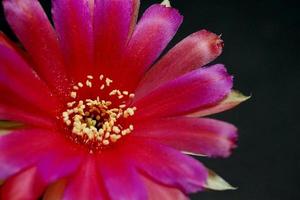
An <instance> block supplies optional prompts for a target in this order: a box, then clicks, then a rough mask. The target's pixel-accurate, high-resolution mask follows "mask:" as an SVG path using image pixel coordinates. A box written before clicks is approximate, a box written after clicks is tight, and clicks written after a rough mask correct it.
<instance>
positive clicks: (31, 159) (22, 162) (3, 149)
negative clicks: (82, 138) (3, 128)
mask: <svg viewBox="0 0 300 200" xmlns="http://www.w3.org/2000/svg"><path fill="white" fill-rule="evenodd" d="M60 138H62V137H61V136H60V135H58V134H57V133H53V132H49V131H46V130H39V129H23V130H15V131H13V132H12V133H10V134H7V135H3V136H0V163H1V165H0V179H5V178H7V177H9V176H11V175H13V174H15V173H17V172H19V171H20V170H21V169H24V168H26V167H28V166H32V165H35V164H37V163H38V161H40V160H42V159H43V158H44V156H45V155H47V153H48V152H49V151H53V150H54V149H56V148H58V149H59V148H60V147H61V146H59V145H60V144H61V142H60V140H61V139H60Z"/></svg>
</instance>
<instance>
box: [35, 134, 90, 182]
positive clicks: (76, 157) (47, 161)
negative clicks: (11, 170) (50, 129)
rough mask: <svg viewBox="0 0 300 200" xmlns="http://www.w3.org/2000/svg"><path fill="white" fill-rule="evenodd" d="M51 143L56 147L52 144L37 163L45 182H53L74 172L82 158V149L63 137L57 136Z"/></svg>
mask: <svg viewBox="0 0 300 200" xmlns="http://www.w3.org/2000/svg"><path fill="white" fill-rule="evenodd" d="M53 145H55V146H57V147H56V148H55V147H54V146H53V148H52V149H51V151H49V152H45V154H44V156H43V158H42V159H40V160H39V161H38V164H37V167H38V170H39V173H40V174H41V176H42V177H43V179H44V180H45V181H47V183H53V182H54V181H57V180H59V179H60V178H63V177H66V176H69V175H70V174H72V173H73V172H75V171H76V170H77V169H78V168H79V165H80V163H81V162H82V160H83V158H84V151H82V150H83V149H80V148H78V147H77V146H75V145H74V144H73V143H72V142H71V141H68V140H65V139H64V138H57V139H56V141H55V144H53Z"/></svg>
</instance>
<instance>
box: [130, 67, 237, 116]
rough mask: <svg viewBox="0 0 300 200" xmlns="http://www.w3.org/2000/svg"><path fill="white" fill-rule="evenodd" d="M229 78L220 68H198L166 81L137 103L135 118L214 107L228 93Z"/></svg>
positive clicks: (223, 69)
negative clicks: (137, 110)
mask: <svg viewBox="0 0 300 200" xmlns="http://www.w3.org/2000/svg"><path fill="white" fill-rule="evenodd" d="M231 87H232V77H231V76H230V75H229V74H228V73H227V72H226V69H225V67H224V66H223V65H220V64H219V65H214V66H212V67H208V68H200V69H198V70H194V71H192V72H189V73H187V74H186V75H183V76H181V77H179V78H177V79H175V80H172V81H169V82H167V83H165V84H163V85H162V86H161V87H159V88H158V89H157V90H155V91H153V92H151V93H150V94H148V95H146V96H145V97H143V98H141V99H139V97H136V99H135V102H134V104H135V106H136V107H137V108H142V109H140V110H139V112H136V114H135V116H134V117H135V118H136V119H137V120H138V119H143V118H145V117H147V118H148V117H150V116H173V115H178V114H183V113H185V112H191V111H193V110H195V109H199V108H202V107H205V106H208V105H212V104H216V103H217V102H219V101H220V100H222V99H223V98H224V97H225V96H226V95H227V94H228V93H229V92H230V90H231Z"/></svg>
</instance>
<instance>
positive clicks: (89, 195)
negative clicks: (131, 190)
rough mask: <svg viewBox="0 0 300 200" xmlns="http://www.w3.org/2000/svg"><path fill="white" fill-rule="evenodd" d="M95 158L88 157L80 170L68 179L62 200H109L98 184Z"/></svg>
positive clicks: (101, 186) (100, 184)
mask: <svg viewBox="0 0 300 200" xmlns="http://www.w3.org/2000/svg"><path fill="white" fill-rule="evenodd" d="M96 165H97V164H96V159H95V157H92V156H91V157H88V158H87V160H86V161H85V162H83V164H82V166H81V168H80V170H78V171H77V172H76V173H75V174H74V176H73V177H71V178H70V180H69V182H68V184H67V186H66V190H65V193H64V197H63V200H73V199H94V200H102V199H109V198H107V197H106V194H105V193H104V191H105V190H104V189H103V185H102V183H100V182H99V180H100V179H99V177H98V172H97V166H96Z"/></svg>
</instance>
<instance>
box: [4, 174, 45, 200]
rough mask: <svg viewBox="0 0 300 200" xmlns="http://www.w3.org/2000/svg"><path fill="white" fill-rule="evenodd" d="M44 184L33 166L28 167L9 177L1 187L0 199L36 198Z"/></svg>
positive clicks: (19, 199) (30, 199)
mask: <svg viewBox="0 0 300 200" xmlns="http://www.w3.org/2000/svg"><path fill="white" fill-rule="evenodd" d="M45 187H46V185H45V183H44V182H43V181H42V180H41V179H40V177H39V176H38V174H37V170H36V169H35V168H29V169H27V170H25V171H22V172H20V173H19V174H17V175H15V176H13V177H11V178H9V179H8V180H7V181H6V182H5V184H4V186H3V187H2V188H1V199H3V200H4V199H7V200H21V199H24V200H34V199H38V198H39V197H40V195H41V194H42V192H43V191H44V189H45Z"/></svg>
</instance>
